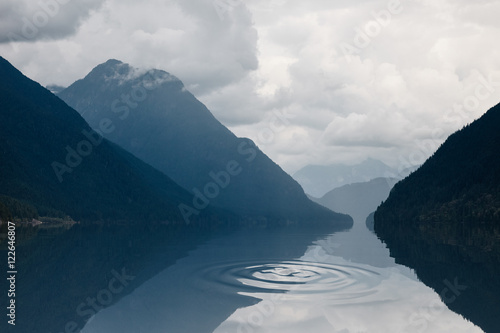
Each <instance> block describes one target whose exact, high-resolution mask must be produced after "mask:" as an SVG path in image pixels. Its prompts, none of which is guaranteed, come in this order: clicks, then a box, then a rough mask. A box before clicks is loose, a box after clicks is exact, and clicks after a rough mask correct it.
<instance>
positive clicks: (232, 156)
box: [59, 60, 350, 223]
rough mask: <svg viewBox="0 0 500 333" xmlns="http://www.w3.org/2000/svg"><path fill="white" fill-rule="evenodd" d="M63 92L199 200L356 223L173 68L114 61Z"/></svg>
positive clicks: (287, 216)
mask: <svg viewBox="0 0 500 333" xmlns="http://www.w3.org/2000/svg"><path fill="white" fill-rule="evenodd" d="M59 96H60V97H61V98H62V99H63V100H64V101H66V102H67V103H68V104H69V105H70V106H72V107H74V108H75V109H76V110H77V111H78V112H80V114H81V115H82V116H83V117H84V118H85V120H87V122H88V123H89V124H90V126H91V127H92V128H94V129H96V130H99V131H101V132H102V133H103V135H104V136H105V137H106V138H108V139H109V140H111V141H113V142H115V143H117V144H118V145H120V146H121V147H123V148H124V149H126V150H127V151H129V152H131V153H132V154H134V155H135V156H137V157H139V158H140V159H142V160H144V161H146V162H147V163H149V164H151V165H152V166H154V167H155V168H157V169H158V170H160V171H162V172H164V173H165V174H167V175H168V176H169V177H171V178H172V179H173V180H174V181H176V182H177V183H178V184H180V185H181V186H183V187H184V188H186V189H187V190H189V191H191V192H192V193H193V195H194V198H195V199H194V200H195V201H196V202H197V203H198V206H202V207H203V206H204V205H206V204H208V203H210V204H213V205H216V206H219V207H223V208H226V209H229V210H232V211H233V212H236V213H238V214H240V215H243V216H245V217H251V218H256V217H263V218H271V219H279V220H299V219H300V220H315V219H339V220H343V221H347V222H348V223H350V222H349V221H350V219H349V218H348V217H346V216H343V215H338V214H334V213H332V212H330V211H328V210H326V209H325V208H323V207H321V206H320V205H317V204H316V203H313V202H311V201H310V200H309V199H308V198H307V197H306V195H305V193H304V191H303V190H302V188H301V187H300V185H299V184H298V183H297V182H296V181H294V180H293V179H292V178H291V177H290V176H289V175H288V174H286V173H285V172H284V171H283V170H282V169H281V168H280V167H279V166H278V165H276V164H275V163H274V162H273V161H271V160H270V159H269V158H268V157H267V156H266V155H265V154H263V153H262V152H261V151H260V150H259V149H258V148H257V147H256V146H255V144H254V143H253V142H252V141H251V140H249V139H241V138H237V137H236V136H235V135H234V134H233V133H231V132H230V131H229V130H228V129H227V128H226V127H225V126H223V125H222V124H221V123H220V122H219V121H218V120H217V119H215V117H214V116H213V115H212V114H211V113H210V111H209V110H208V109H207V108H206V107H205V106H204V105H203V104H202V103H201V102H200V101H198V100H197V99H196V98H195V97H194V96H193V95H192V94H191V93H190V92H189V91H187V90H186V88H185V87H184V85H183V83H182V82H181V81H180V80H179V79H177V78H176V77H175V76H173V75H171V74H169V73H167V72H164V71H160V70H151V71H148V72H146V71H141V70H137V69H134V68H132V67H131V66H129V65H128V64H124V63H122V62H120V61H118V60H108V61H107V62H106V63H103V64H101V65H99V66H97V67H96V68H94V69H93V70H92V71H91V72H90V73H89V74H88V75H87V76H86V77H85V78H84V79H82V80H78V81H76V82H75V83H73V84H72V85H71V86H69V87H68V88H67V89H65V90H63V91H62V92H61V93H60V94H59ZM195 201H193V204H195V203H196V202H195ZM194 208H196V207H194ZM196 209H197V208H196ZM197 210H198V209H197ZM191 213H192V211H189V212H187V211H186V214H187V215H190V214H191Z"/></svg>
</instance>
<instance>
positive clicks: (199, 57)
mask: <svg viewBox="0 0 500 333" xmlns="http://www.w3.org/2000/svg"><path fill="white" fill-rule="evenodd" d="M499 13H500V0H475V1H470V0H401V1H399V2H398V1H393V0H391V1H387V0H358V1H352V0H351V1H346V0H309V1H304V0H248V1H243V0H144V1H140V2H139V1H132V0H41V1H31V0H2V1H1V2H0V54H1V55H2V56H3V57H5V58H6V59H7V60H9V61H10V62H11V63H13V65H14V66H16V67H18V68H19V69H20V70H21V71H22V72H24V73H25V74H26V75H27V76H29V77H30V78H32V79H34V80H36V81H38V82H40V83H41V84H43V85H47V84H54V83H55V84H59V85H64V86H67V85H69V84H71V83H72V82H74V81H75V80H77V79H79V78H82V77H83V76H85V75H86V74H87V73H88V72H89V71H90V70H91V69H92V68H93V67H95V66H96V65H98V64H100V63H102V62H105V61H106V60H107V59H110V58H115V59H119V60H122V61H124V62H127V63H129V64H131V65H132V66H134V67H141V68H142V67H143V68H152V67H154V68H159V69H163V70H166V71H168V72H170V73H172V74H174V75H176V76H177V77H179V78H180V79H181V80H182V81H183V82H184V83H185V85H186V86H187V87H188V89H189V90H190V91H191V92H192V93H193V94H194V95H195V96H196V97H197V98H199V99H200V100H201V101H202V102H203V103H205V104H206V105H207V106H208V107H209V109H210V110H212V112H213V113H214V115H215V116H216V117H217V118H218V119H219V120H220V121H221V122H222V123H224V124H225V125H226V126H228V127H229V128H230V129H231V130H232V131H233V132H235V133H236V134H237V135H238V136H246V137H250V138H251V139H252V140H254V141H255V142H256V143H257V144H258V145H259V147H261V149H262V150H264V152H266V153H267V154H268V155H269V156H270V157H271V158H272V159H274V160H275V161H276V162H277V163H279V164H280V165H281V166H282V167H283V168H284V169H285V170H286V171H288V172H290V173H293V172H294V171H296V170H298V169H299V168H300V167H302V166H304V165H306V164H329V163H338V162H344V163H355V162H359V161H361V160H364V159H366V158H368V157H372V158H377V159H380V160H382V161H384V162H386V163H388V164H390V165H392V166H395V167H401V166H404V165H405V164H406V163H421V162H423V161H424V158H425V157H427V156H429V155H430V154H431V153H432V152H433V151H434V150H435V149H437V147H438V145H439V144H440V143H442V142H443V141H444V139H445V138H446V137H447V136H448V135H449V134H451V133H452V132H454V131H455V130H457V129H459V128H461V127H462V126H463V125H465V124H467V123H470V122H471V121H473V120H474V119H476V118H478V117H480V116H481V115H482V114H483V113H484V112H485V111H486V110H487V109H488V108H490V107H491V106H493V105H495V104H497V103H498V102H499V101H500V43H498V41H499V40H500V20H499V19H498V14H499Z"/></svg>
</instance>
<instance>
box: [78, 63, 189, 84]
mask: <svg viewBox="0 0 500 333" xmlns="http://www.w3.org/2000/svg"><path fill="white" fill-rule="evenodd" d="M85 79H89V80H92V81H95V82H106V83H107V84H116V85H119V86H121V85H123V84H125V83H128V82H133V81H137V82H134V84H143V85H144V86H145V87H146V88H154V87H156V86H158V85H162V84H163V83H165V82H175V83H177V84H181V85H182V86H184V85H183V84H182V82H181V81H180V80H179V79H178V78H177V77H175V76H174V75H172V74H170V73H168V72H166V71H163V70H159V69H145V68H137V67H133V66H130V65H129V64H127V63H124V62H122V61H120V60H116V59H109V60H108V61H106V62H104V63H102V64H100V65H98V66H96V67H95V68H94V69H93V70H92V71H91V72H90V73H89V74H88V75H87V76H86V77H85Z"/></svg>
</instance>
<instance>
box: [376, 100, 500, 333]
mask: <svg viewBox="0 0 500 333" xmlns="http://www.w3.org/2000/svg"><path fill="white" fill-rule="evenodd" d="M499 129H500V105H497V106H495V107H493V108H492V109H490V110H489V111H488V112H487V113H486V114H484V115H483V116H482V117H481V118H480V119H478V120H476V121H474V122H473V123H472V124H470V125H467V126H465V127H464V128H463V129H461V130H460V131H458V132H456V133H454V134H452V135H451V136H450V137H449V138H448V139H447V140H446V142H445V143H444V144H443V145H442V146H441V147H440V148H439V149H438V150H437V151H436V153H435V154H434V155H433V156H432V157H430V158H429V159H428V160H427V161H426V162H425V164H424V165H423V166H422V167H421V168H420V169H418V170H417V171H415V172H414V173H413V174H411V175H410V176H409V177H407V178H406V179H404V180H402V181H401V182H399V183H398V184H396V185H395V186H394V188H393V190H392V191H391V194H390V196H389V198H388V199H387V200H386V201H385V202H384V203H383V204H382V205H381V206H380V207H379V208H378V209H377V211H376V212H375V217H374V218H375V231H376V233H377V235H378V236H379V237H380V238H381V239H382V240H383V241H384V242H386V243H387V245H388V246H389V248H390V249H391V253H392V254H393V255H394V256H395V257H396V259H397V260H399V262H401V263H403V264H404V265H408V266H410V267H413V268H415V269H416V272H417V273H418V275H419V277H420V278H421V279H422V281H423V282H424V283H426V284H428V285H430V286H432V287H433V288H435V289H436V291H438V292H442V290H443V288H445V286H443V281H444V280H448V281H452V282H453V281H455V279H458V281H459V283H460V284H461V285H465V286H466V287H467V288H466V290H462V289H461V290H460V295H459V297H456V299H454V300H453V302H449V303H448V306H449V307H450V309H452V310H454V311H457V312H459V313H461V314H462V315H464V316H465V317H467V318H469V319H470V320H472V321H473V322H474V323H475V324H477V325H479V326H480V327H481V328H483V329H484V330H485V331H486V332H499V331H500V319H499V317H498V309H499V308H500V282H499V280H498V273H499V272H498V270H499V267H500V130H499ZM448 289H449V288H448Z"/></svg>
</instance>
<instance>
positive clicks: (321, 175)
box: [293, 158, 417, 198]
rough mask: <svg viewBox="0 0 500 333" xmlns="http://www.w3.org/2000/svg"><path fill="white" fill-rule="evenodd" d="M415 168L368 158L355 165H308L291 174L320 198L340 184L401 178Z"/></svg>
mask: <svg viewBox="0 0 500 333" xmlns="http://www.w3.org/2000/svg"><path fill="white" fill-rule="evenodd" d="M416 168H417V167H413V168H409V169H405V170H397V169H394V168H391V167H390V166H388V165H386V164H385V163H383V162H381V161H379V160H376V159H372V158H369V159H367V160H365V161H363V162H362V163H360V164H355V165H346V164H332V165H308V166H305V167H304V168H302V169H300V170H299V171H297V172H296V173H295V174H293V178H294V179H295V180H297V181H298V182H299V184H300V185H301V186H302V187H303V188H304V191H305V192H306V193H307V194H310V195H312V196H313V197H316V198H320V197H322V196H323V195H325V194H326V193H327V192H329V191H331V190H333V189H335V188H338V187H340V186H342V185H347V184H352V183H360V182H367V181H370V180H372V179H375V178H380V177H383V178H398V179H402V178H404V177H406V176H407V175H408V174H410V173H411V172H412V171H414V170H415V169H416Z"/></svg>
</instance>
